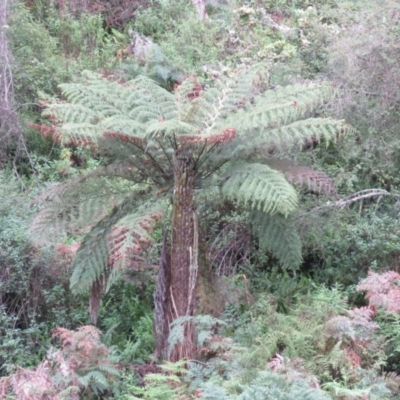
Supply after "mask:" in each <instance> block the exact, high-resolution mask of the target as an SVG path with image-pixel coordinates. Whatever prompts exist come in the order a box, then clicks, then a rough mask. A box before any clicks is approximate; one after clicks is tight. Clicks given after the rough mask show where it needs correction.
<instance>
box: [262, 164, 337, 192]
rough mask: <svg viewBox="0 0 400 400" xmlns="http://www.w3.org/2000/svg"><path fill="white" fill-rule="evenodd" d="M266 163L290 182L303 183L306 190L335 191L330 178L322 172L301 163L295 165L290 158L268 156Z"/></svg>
mask: <svg viewBox="0 0 400 400" xmlns="http://www.w3.org/2000/svg"><path fill="white" fill-rule="evenodd" d="M266 163H267V164H268V165H269V166H270V167H272V168H274V169H276V170H278V171H280V172H282V173H283V174H284V175H285V177H286V179H287V180H288V181H289V182H290V183H292V182H294V183H297V184H298V185H304V186H306V187H307V188H308V190H312V191H314V192H317V193H324V194H335V193H336V189H335V186H334V183H333V181H332V179H331V178H330V177H329V176H328V175H326V174H324V173H323V172H319V171H315V170H314V169H312V168H309V167H305V166H302V165H297V164H296V163H295V162H293V161H291V160H280V159H276V158H270V159H268V160H267V161H266Z"/></svg>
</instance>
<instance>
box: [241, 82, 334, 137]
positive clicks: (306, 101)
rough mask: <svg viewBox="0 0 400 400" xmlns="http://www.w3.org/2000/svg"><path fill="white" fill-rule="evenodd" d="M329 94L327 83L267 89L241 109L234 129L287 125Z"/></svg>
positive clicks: (259, 128) (250, 129)
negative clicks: (249, 104)
mask: <svg viewBox="0 0 400 400" xmlns="http://www.w3.org/2000/svg"><path fill="white" fill-rule="evenodd" d="M331 96H332V88H331V87H330V86H328V85H318V84H310V85H294V86H287V87H285V88H278V89H277V90H273V91H267V92H266V93H265V94H264V95H261V96H258V97H257V98H256V100H255V104H252V105H251V107H248V108H247V109H244V110H243V111H242V112H240V113H239V114H238V115H237V116H235V118H237V121H238V123H239V125H238V127H237V128H238V130H240V131H242V132H249V131H252V130H254V129H256V130H265V129H273V128H278V127H281V126H284V125H287V124H290V123H292V122H294V121H296V120H298V119H299V118H304V117H306V116H307V113H309V112H310V111H313V110H315V108H316V107H317V106H319V105H320V104H322V103H323V102H324V101H326V100H328V99H329V98H330V97H331Z"/></svg>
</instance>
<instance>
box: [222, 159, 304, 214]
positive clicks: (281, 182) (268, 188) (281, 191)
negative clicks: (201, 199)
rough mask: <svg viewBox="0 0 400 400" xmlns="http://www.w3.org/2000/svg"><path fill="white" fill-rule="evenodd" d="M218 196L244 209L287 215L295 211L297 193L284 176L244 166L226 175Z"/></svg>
mask: <svg viewBox="0 0 400 400" xmlns="http://www.w3.org/2000/svg"><path fill="white" fill-rule="evenodd" d="M222 194H223V195H224V196H225V197H227V198H229V199H231V200H234V201H237V202H239V203H241V204H243V205H245V206H250V207H251V208H254V209H258V210H261V211H264V212H265V213H270V214H275V213H280V214H283V215H288V214H290V213H291V212H293V211H294V210H295V209H296V207H297V193H296V191H295V190H294V188H293V187H292V186H291V185H290V184H289V183H288V182H287V180H286V179H285V178H284V176H283V175H282V174H281V173H280V172H278V171H276V170H274V169H272V168H270V167H268V166H267V165H262V164H244V165H240V166H238V167H236V168H235V169H233V170H232V171H230V172H229V175H228V177H227V179H226V181H225V182H224V184H223V185H222Z"/></svg>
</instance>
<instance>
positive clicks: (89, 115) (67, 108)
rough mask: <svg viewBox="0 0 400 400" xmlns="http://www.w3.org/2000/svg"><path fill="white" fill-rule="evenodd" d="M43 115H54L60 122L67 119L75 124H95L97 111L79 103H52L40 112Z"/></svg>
mask: <svg viewBox="0 0 400 400" xmlns="http://www.w3.org/2000/svg"><path fill="white" fill-rule="evenodd" d="M42 115H43V117H54V118H55V119H56V120H58V121H60V122H64V121H68V122H71V123H76V124H82V123H86V124H96V123H97V122H98V118H99V117H98V113H96V112H95V111H93V109H91V108H89V107H85V106H83V105H81V104H70V103H60V104H52V105H50V106H49V107H48V108H46V109H45V110H44V111H43V112H42Z"/></svg>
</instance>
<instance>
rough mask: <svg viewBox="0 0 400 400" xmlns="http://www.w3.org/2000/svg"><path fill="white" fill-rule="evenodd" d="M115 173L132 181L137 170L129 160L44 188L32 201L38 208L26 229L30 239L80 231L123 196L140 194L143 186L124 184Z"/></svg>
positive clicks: (45, 240)
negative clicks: (28, 229)
mask: <svg viewBox="0 0 400 400" xmlns="http://www.w3.org/2000/svg"><path fill="white" fill-rule="evenodd" d="M133 175H134V176H133ZM118 177H121V178H123V179H124V180H125V179H126V180H128V181H130V180H131V179H132V180H133V181H134V179H135V178H137V177H138V173H137V172H136V171H135V172H134V171H132V166H131V164H128V163H116V164H113V165H110V166H107V167H101V168H98V169H97V170H95V171H93V172H91V173H89V174H86V175H85V176H83V177H79V178H75V179H71V180H69V181H67V182H65V183H64V184H57V185H54V186H52V187H51V188H50V189H48V190H47V191H45V192H44V193H43V194H42V195H41V196H40V197H39V198H38V199H37V201H36V202H37V203H38V204H41V206H42V209H41V210H40V211H39V213H38V214H37V215H36V217H35V218H34V220H33V223H32V225H31V229H30V231H31V234H32V238H33V240H34V242H35V243H37V244H54V243H59V242H62V241H63V240H65V238H66V237H67V235H68V234H73V235H80V234H83V233H85V232H86V231H87V229H88V226H91V225H93V224H95V223H96V222H97V221H99V220H100V219H102V218H103V217H104V216H105V215H106V214H107V213H108V212H110V211H111V209H112V208H113V206H114V205H116V204H119V203H120V202H121V201H122V200H123V199H124V198H125V197H126V196H128V195H130V196H134V198H141V197H142V196H141V195H139V194H138V192H139V190H140V189H141V188H142V187H143V186H139V185H132V183H129V185H127V184H126V183H125V182H124V180H122V179H121V180H118V179H117V178H118ZM110 178H111V179H110Z"/></svg>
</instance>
